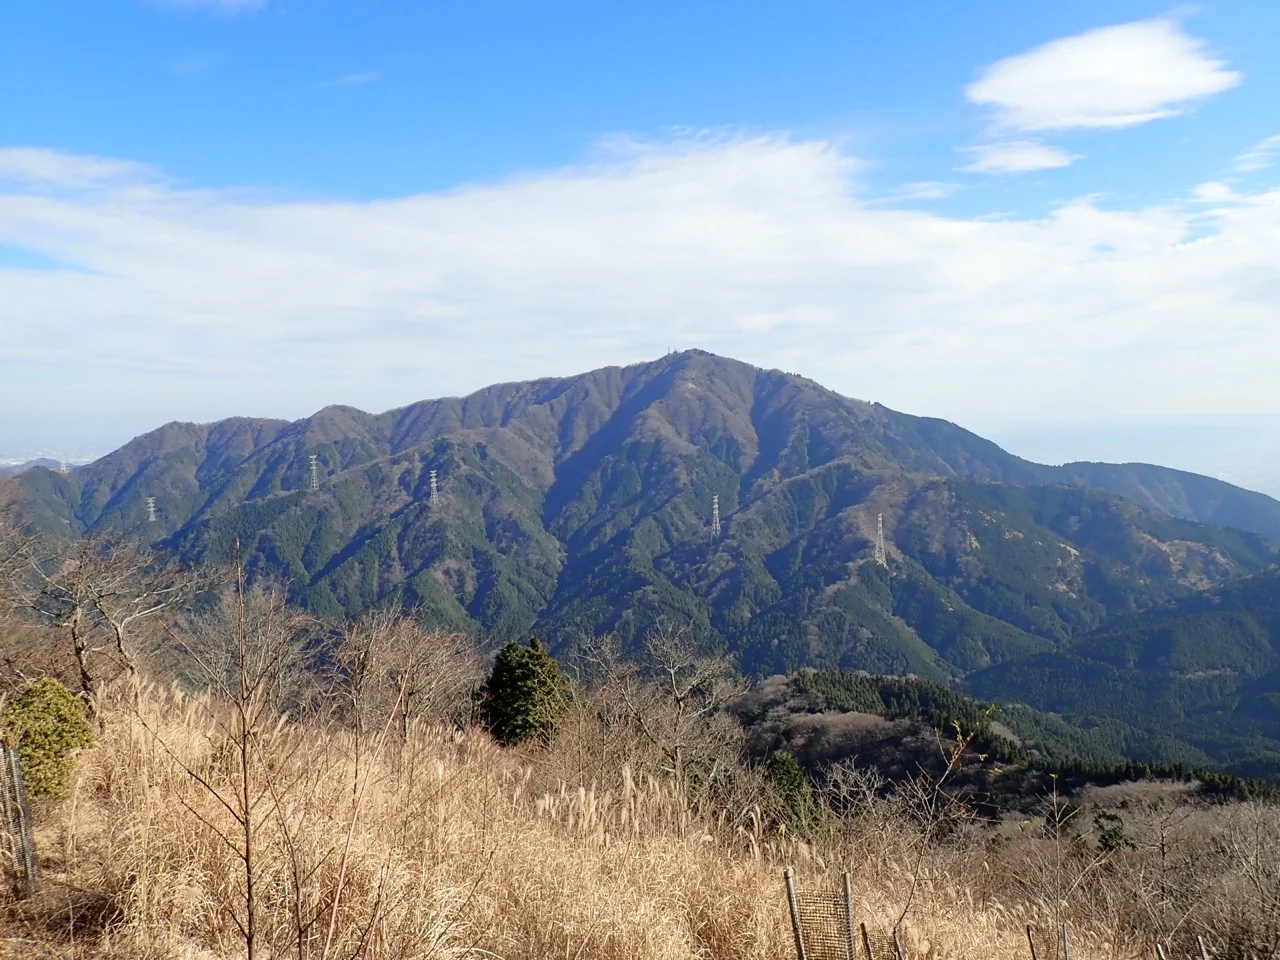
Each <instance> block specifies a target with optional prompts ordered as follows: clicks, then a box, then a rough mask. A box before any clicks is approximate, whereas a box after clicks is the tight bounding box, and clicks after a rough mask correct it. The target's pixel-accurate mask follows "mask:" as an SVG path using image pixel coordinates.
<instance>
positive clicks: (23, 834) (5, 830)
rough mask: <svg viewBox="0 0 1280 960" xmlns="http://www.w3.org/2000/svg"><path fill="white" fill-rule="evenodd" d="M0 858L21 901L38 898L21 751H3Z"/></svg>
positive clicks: (0, 760)
mask: <svg viewBox="0 0 1280 960" xmlns="http://www.w3.org/2000/svg"><path fill="white" fill-rule="evenodd" d="M0 813H3V815H4V820H3V822H2V823H0V856H3V858H4V864H5V866H6V867H7V868H8V870H9V873H10V875H11V876H12V878H13V892H14V894H15V895H16V896H17V897H18V899H20V900H21V899H25V898H27V897H31V896H35V892H36V847H35V841H34V840H33V838H32V836H31V808H30V807H29V806H28V805H27V788H26V785H25V784H24V783H23V781H22V764H21V763H20V762H19V760H18V751H17V750H10V749H9V748H7V747H0Z"/></svg>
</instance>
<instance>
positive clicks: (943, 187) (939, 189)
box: [868, 180, 960, 203]
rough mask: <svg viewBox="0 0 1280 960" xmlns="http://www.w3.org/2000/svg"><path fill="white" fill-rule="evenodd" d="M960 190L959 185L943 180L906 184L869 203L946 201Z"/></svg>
mask: <svg viewBox="0 0 1280 960" xmlns="http://www.w3.org/2000/svg"><path fill="white" fill-rule="evenodd" d="M959 189H960V184H958V183H946V182H944V181H942V180H919V181H916V182H915V183H904V184H902V186H900V187H898V188H897V189H896V190H894V191H893V192H892V193H890V194H888V195H887V196H883V197H876V198H875V199H874V200H871V201H868V202H869V203H902V202H907V201H911V200H945V199H946V198H947V197H950V196H954V195H955V193H956V191H958V190H959Z"/></svg>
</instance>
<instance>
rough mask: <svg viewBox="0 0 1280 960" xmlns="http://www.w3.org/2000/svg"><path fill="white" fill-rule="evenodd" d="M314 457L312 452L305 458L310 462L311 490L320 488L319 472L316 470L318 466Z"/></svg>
mask: <svg viewBox="0 0 1280 960" xmlns="http://www.w3.org/2000/svg"><path fill="white" fill-rule="evenodd" d="M316 459H317V457H316V455H315V454H314V453H313V454H311V456H309V457H308V458H307V460H308V461H309V462H310V464H311V489H312V490H319V489H320V474H319V473H318V472H317V469H318V468H317V466H316Z"/></svg>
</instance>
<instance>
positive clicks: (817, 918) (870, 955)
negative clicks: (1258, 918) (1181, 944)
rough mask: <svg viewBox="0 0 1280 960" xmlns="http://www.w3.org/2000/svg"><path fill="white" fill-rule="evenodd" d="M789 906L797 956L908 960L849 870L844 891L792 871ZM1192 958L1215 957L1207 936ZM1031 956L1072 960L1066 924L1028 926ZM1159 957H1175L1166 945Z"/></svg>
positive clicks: (832, 959) (1199, 941)
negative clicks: (875, 922)
mask: <svg viewBox="0 0 1280 960" xmlns="http://www.w3.org/2000/svg"><path fill="white" fill-rule="evenodd" d="M783 879H784V880H785V882H786V885H787V906H788V908H789V909H790V911H791V929H792V931H793V933H794V934H795V948H796V960H908V957H907V953H906V951H905V950H904V949H903V946H902V941H901V939H899V937H898V934H897V931H896V930H887V931H886V930H879V929H874V928H873V929H868V928H867V925H866V924H865V923H859V922H858V921H857V920H856V918H855V916H854V910H853V881H852V877H851V876H850V874H849V872H848V871H845V873H844V876H843V878H842V880H843V882H842V884H841V888H840V889H835V890H832V889H825V890H822V889H819V890H803V889H800V888H798V887H797V885H796V881H795V876H794V874H792V872H791V871H790V870H787V871H786V873H785V874H784V875H783ZM1196 946H1197V948H1198V950H1197V952H1196V954H1195V956H1194V957H1193V958H1192V960H1214V958H1213V954H1212V953H1210V952H1209V949H1208V947H1207V946H1206V945H1205V942H1204V940H1203V939H1202V938H1200V937H1197V938H1196ZM1027 948H1028V956H1029V957H1030V960H1071V934H1070V930H1069V928H1068V927H1067V925H1066V924H1063V925H1062V927H1061V929H1059V930H1057V931H1055V932H1054V934H1053V935H1052V936H1050V937H1048V938H1045V939H1038V938H1037V936H1036V933H1035V931H1034V930H1033V928H1032V927H1031V926H1030V925H1029V924H1028V926H1027ZM1154 952H1155V960H1173V958H1172V957H1171V956H1170V954H1169V953H1168V952H1167V951H1166V950H1165V948H1164V946H1163V945H1161V944H1156V946H1155V950H1154Z"/></svg>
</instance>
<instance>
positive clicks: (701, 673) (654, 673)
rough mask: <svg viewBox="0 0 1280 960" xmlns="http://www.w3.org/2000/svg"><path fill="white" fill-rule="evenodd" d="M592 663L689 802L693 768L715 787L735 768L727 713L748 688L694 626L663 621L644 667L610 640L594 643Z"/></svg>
mask: <svg viewBox="0 0 1280 960" xmlns="http://www.w3.org/2000/svg"><path fill="white" fill-rule="evenodd" d="M586 658H587V660H588V662H589V663H590V664H591V665H592V666H593V667H594V669H595V670H596V671H597V672H598V674H599V675H600V676H601V677H602V678H603V680H604V682H605V683H607V684H608V686H609V688H610V689H611V690H612V691H613V694H614V696H616V697H617V699H618V701H619V702H620V703H621V704H622V706H623V709H624V711H625V714H626V716H627V717H628V718H629V720H630V721H631V722H632V723H633V724H634V725H635V727H636V729H638V730H639V732H640V734H641V736H642V737H643V738H644V739H645V740H646V741H648V743H649V744H650V745H651V746H653V747H654V748H655V749H656V750H658V751H659V753H660V755H661V756H662V758H663V762H664V766H665V769H666V772H667V773H668V774H669V775H670V776H671V777H672V780H673V781H674V783H675V786H676V789H677V790H678V791H679V793H680V795H681V796H682V797H684V798H686V799H688V798H689V795H690V785H691V782H690V774H691V771H692V770H694V769H698V770H699V771H700V773H701V774H702V776H701V778H700V779H701V781H702V782H704V783H711V782H714V780H715V779H716V776H717V774H718V773H719V772H721V770H722V769H725V768H727V767H729V766H730V765H735V766H736V762H737V757H738V752H739V747H740V743H739V740H740V731H739V730H738V727H737V724H736V722H735V721H734V720H733V719H732V718H730V717H728V716H727V715H726V714H725V713H724V710H723V708H724V706H725V704H727V703H728V702H729V701H730V700H732V699H734V698H735V697H737V696H739V695H741V694H742V692H743V691H744V690H745V689H746V684H745V683H743V682H742V681H741V680H740V679H739V678H738V677H737V676H736V672H735V670H734V667H733V663H732V661H731V660H730V659H729V658H728V657H723V656H717V655H714V654H708V653H706V652H704V650H703V648H702V645H701V644H700V643H699V642H698V640H697V638H696V637H695V635H694V632H693V629H692V627H690V626H689V625H688V624H677V623H673V622H671V621H660V622H659V623H658V625H657V626H656V627H655V628H654V629H653V630H652V631H651V632H650V633H649V634H648V636H647V637H646V638H645V650H644V660H643V661H642V662H639V663H637V662H634V661H627V660H624V659H623V658H622V657H621V655H620V653H619V650H618V647H617V643H616V641H615V640H614V639H613V638H610V637H605V638H601V639H599V640H597V641H594V642H593V643H591V644H588V646H587V653H586Z"/></svg>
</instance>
